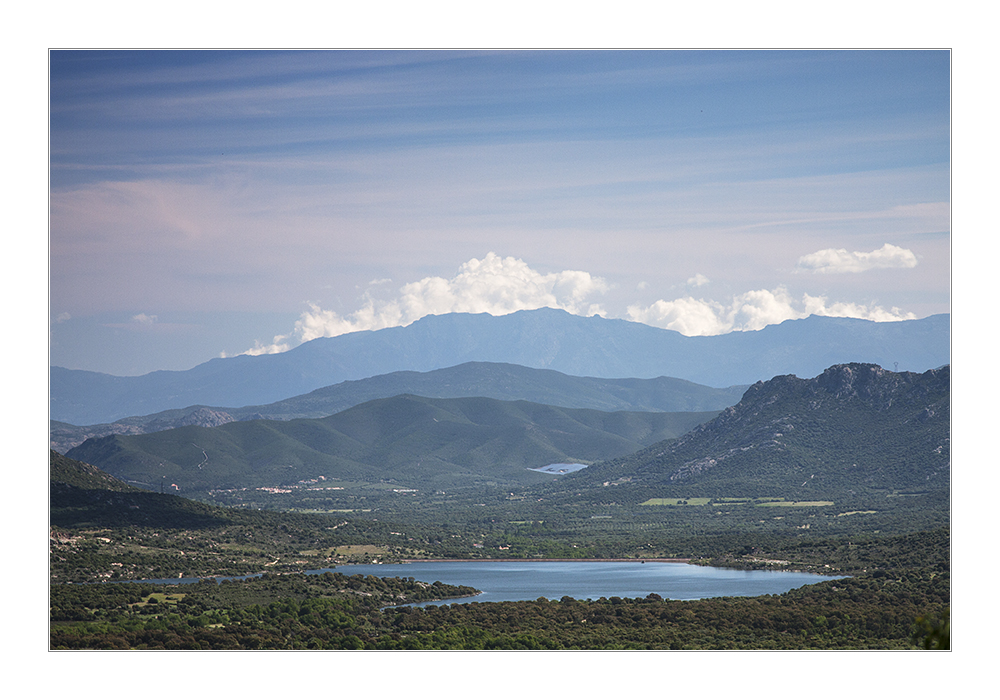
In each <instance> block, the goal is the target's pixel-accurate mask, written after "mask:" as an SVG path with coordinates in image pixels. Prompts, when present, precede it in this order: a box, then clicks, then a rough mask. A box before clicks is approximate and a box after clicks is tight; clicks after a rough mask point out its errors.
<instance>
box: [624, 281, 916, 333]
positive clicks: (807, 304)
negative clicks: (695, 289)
mask: <svg viewBox="0 0 1000 700" xmlns="http://www.w3.org/2000/svg"><path fill="white" fill-rule="evenodd" d="M812 315H816V316H839V317H845V318H861V319H867V320H869V321H904V320H908V319H914V318H916V316H915V315H914V314H906V313H903V312H901V311H900V310H899V309H898V308H896V307H893V308H892V309H890V310H888V311H886V310H885V309H883V308H882V307H881V306H877V305H872V306H866V305H863V304H852V303H844V302H836V303H832V304H830V303H828V302H827V299H826V297H818V296H817V297H814V296H810V295H809V294H803V295H802V299H801V301H796V300H795V299H793V298H792V296H791V295H790V294H789V293H788V291H787V290H785V289H784V288H783V287H778V288H777V289H775V290H772V291H768V290H766V289H758V290H754V291H750V292H745V293H743V294H739V295H737V296H734V297H733V298H732V300H731V301H730V302H728V303H726V304H722V303H719V302H717V301H712V300H706V299H695V298H693V297H690V296H687V297H683V298H680V299H674V300H673V301H664V300H663V299H660V300H659V301H656V302H654V303H653V304H650V305H649V306H647V307H642V306H638V305H634V306H629V307H628V310H627V316H628V319H629V320H630V321H635V322H637V323H645V324H646V325H649V326H656V327H657V328H666V329H668V330H672V331H677V332H678V333H681V334H683V335H689V336H690V335H719V334H721V333H729V332H731V331H759V330H760V329H762V328H764V327H765V326H769V325H771V324H774V323H781V322H782V321H788V320H791V319H799V318H805V317H807V316H812Z"/></svg>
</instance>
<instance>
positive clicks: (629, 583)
mask: <svg viewBox="0 0 1000 700" xmlns="http://www.w3.org/2000/svg"><path fill="white" fill-rule="evenodd" d="M323 571H336V572H337V573H340V574H345V575H348V576H351V575H354V574H365V575H369V574H370V575H372V576H379V577H399V578H407V577H411V576H412V577H413V578H415V579H416V580H418V581H425V582H427V583H433V582H435V581H440V582H441V583H449V584H452V585H464V586H474V587H475V588H477V589H479V590H481V591H483V593H482V594H481V595H478V596H475V597H472V598H460V599H455V600H453V601H446V602H463V603H465V602H484V603H485V602H495V601H507V600H535V599H537V598H540V597H545V598H548V599H550V600H559V599H560V598H562V597H563V596H569V597H571V598H576V599H577V600H586V599H588V598H590V599H593V600H597V599H598V598H611V597H613V596H617V597H619V598H645V597H646V596H647V595H649V594H650V593H657V594H659V595H660V596H662V597H663V598H670V599H672V600H696V599H698V598H714V597H719V596H758V595H766V594H778V593H786V592H788V591H790V590H792V589H793V588H799V587H800V586H805V585H808V584H811V583H819V582H820V581H828V580H831V579H837V578H844V577H843V576H820V575H818V574H807V573H802V572H797V571H740V570H736V569H720V568H715V567H710V566H694V565H692V564H679V563H667V562H651V561H649V562H646V563H641V562H639V561H635V562H632V561H628V562H565V561H558V562H555V561H538V562H534V561H523V560H520V561H490V562H482V561H480V562H457V561H445V562H440V561H439V562H430V561H428V562H412V563H408V564H351V565H346V566H338V567H336V569H322V570H320V571H312V572H309V573H322V572H323ZM428 604H430V605H440V604H441V603H440V602H437V603H424V604H423V605H428Z"/></svg>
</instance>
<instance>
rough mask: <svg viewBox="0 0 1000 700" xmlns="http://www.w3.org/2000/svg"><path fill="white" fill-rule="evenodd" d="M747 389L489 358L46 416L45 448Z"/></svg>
mask: <svg viewBox="0 0 1000 700" xmlns="http://www.w3.org/2000/svg"><path fill="white" fill-rule="evenodd" d="M746 388H747V387H746V386H731V387H727V388H724V389H714V388H712V387H708V386H702V385H700V384H695V383H693V382H689V381H685V380H683V379H673V378H671V377H657V378H655V379H600V378H597V377H572V376H569V375H567V374H563V373H561V372H556V371H554V370H545V369H532V368H530V367H522V366H520V365H512V364H504V363H496V362H466V363H464V364H461V365H457V366H455V367H448V368H445V369H439V370H434V371H431V372H412V371H404V372H391V373H389V374H382V375H378V376H375V377H368V378H366V379H359V380H354V381H346V382H341V383H339V384H334V385H332V386H327V387H323V388H322V389H316V390H315V391H313V392H310V393H308V394H302V395H300V396H293V397H291V398H287V399H284V400H282V401H277V402H275V403H271V404H266V405H252V406H243V407H239V408H218V407H216V408H212V407H209V406H188V407H187V408H177V409H171V410H168V411H161V412H159V413H154V414H152V415H148V416H132V417H129V418H122V419H120V420H117V421H115V422H114V423H105V424H99V425H88V426H76V425H70V424H68V423H61V422H59V421H51V423H50V428H49V438H50V447H51V448H52V449H54V450H57V451H61V452H67V451H69V450H71V449H72V448H74V447H76V446H77V445H80V444H82V443H83V442H84V441H85V440H87V439H89V438H92V437H103V436H105V435H141V434H143V433H156V432H161V431H163V430H170V429H171V428H181V427H184V426H188V425H200V426H202V427H205V428H212V427H216V426H219V425H223V424H225V423H231V422H233V421H238V420H257V419H272V420H294V419H296V418H323V417H325V416H330V415H333V414H334V413H339V412H340V411H344V410H346V409H348V408H351V407H352V406H357V405H358V404H362V403H365V402H366V401H373V400H375V399H385V398H390V397H392V396H398V395H400V394H415V395H417V396H426V397H428V398H437V399H451V398H466V397H477V396H482V397H486V398H491V399H498V400H501V401H521V400H523V401H531V402H533V403H541V404H546V405H550V406H563V407H566V408H590V409H594V410H598V411H657V412H660V411H665V412H673V413H677V412H689V411H694V412H704V411H721V410H722V409H723V408H726V407H727V406H732V405H733V404H735V403H736V402H737V401H739V400H740V397H741V396H742V395H743V392H744V391H746Z"/></svg>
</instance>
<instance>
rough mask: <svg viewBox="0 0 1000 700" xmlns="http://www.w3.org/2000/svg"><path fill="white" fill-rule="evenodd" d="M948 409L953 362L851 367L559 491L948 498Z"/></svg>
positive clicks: (758, 393)
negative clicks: (611, 485) (618, 488)
mask: <svg viewBox="0 0 1000 700" xmlns="http://www.w3.org/2000/svg"><path fill="white" fill-rule="evenodd" d="M950 402H951V394H950V368H949V367H948V366H945V367H943V368H941V369H936V370H928V371H927V372H924V373H923V374H915V373H910V372H901V373H894V372H890V371H887V370H885V369H882V368H881V367H878V366H876V365H868V364H846V365H836V366H833V367H830V368H829V369H827V370H826V371H825V372H823V373H822V374H821V375H819V376H817V377H815V378H813V379H799V378H798V377H795V376H792V375H786V376H780V377H775V378H774V379H772V380H770V381H767V382H758V383H757V384H754V385H753V386H751V387H750V389H748V390H747V392H746V394H745V395H744V396H743V399H742V400H741V401H740V402H739V403H738V404H737V405H736V406H733V407H731V408H727V409H725V410H724V411H722V412H721V413H720V414H719V415H718V416H717V417H716V418H714V419H713V420H711V421H709V422H707V423H705V424H704V425H701V426H699V427H698V428H695V429H694V430H692V431H691V432H690V433H688V434H687V435H684V436H682V437H681V438H680V439H678V440H675V441H669V442H663V443H659V444H657V445H653V446H651V447H649V448H646V449H644V450H641V451H639V452H637V453H635V454H633V455H630V456H628V457H625V458H621V459H615V460H611V461H608V462H604V463H601V464H597V465H594V466H592V467H591V468H590V469H587V470H586V471H585V472H581V473H579V474H574V475H570V476H568V477H566V479H565V480H564V481H563V482H562V484H563V485H564V486H565V487H566V488H576V487H578V486H577V485H583V484H584V483H588V482H589V483H591V484H592V485H593V484H602V483H605V482H609V481H615V480H618V482H619V483H620V484H622V485H623V486H625V485H627V486H628V487H629V488H630V489H637V490H638V491H642V493H643V494H644V495H645V494H646V491H647V490H650V489H651V491H650V493H655V494H656V495H659V496H663V497H667V496H676V497H684V496H687V495H698V496H713V497H724V496H731V497H762V496H780V497H784V498H790V499H802V500H812V499H826V498H834V497H838V498H843V497H845V496H857V495H860V494H869V495H872V494H875V493H878V494H880V495H882V496H885V495H886V494H892V493H894V492H914V493H927V492H931V491H941V490H946V489H947V488H948V486H949V481H950V427H951V419H950V405H951V404H950ZM636 497H641V496H640V495H639V494H638V493H637V494H636Z"/></svg>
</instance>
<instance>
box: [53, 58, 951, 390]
mask: <svg viewBox="0 0 1000 700" xmlns="http://www.w3.org/2000/svg"><path fill="white" fill-rule="evenodd" d="M950 60H951V56H950V53H949V52H946V51H864V52H855V51H744V52H725V51H723V52H718V51H686V52H685V51H655V52H653V51H649V52H642V51H639V52H635V51H628V52H613V51H602V52H566V51H547V52H476V51H473V52H460V51H447V52H428V51H420V52H297V51H293V52H228V51H222V52H186V51H171V52H63V51H55V52H52V53H51V54H50V165H51V170H50V178H51V180H50V182H51V202H50V206H51V219H50V279H51V285H50V311H51V319H50V324H51V325H50V330H51V334H50V337H51V341H50V342H51V345H50V359H51V362H52V364H56V365H60V366H64V367H70V368H77V369H91V370H96V371H102V372H110V373H113V374H140V373H144V372H148V371H152V370H156V369H186V368H189V367H191V366H194V365H195V364H198V363H199V362H203V361H206V360H208V359H211V358H212V357H218V356H220V355H223V354H225V355H234V354H238V353H241V352H245V351H251V352H274V351H281V350H285V349H288V348H290V347H294V346H295V345H296V344H298V343H300V342H303V341H305V340H309V339H311V338H314V337H319V336H321V335H332V334H337V333H342V332H349V331H352V330H363V329H369V328H380V327H385V326H387V325H400V324H406V323H409V322H412V321H413V320H415V319H416V318H419V317H420V316H422V315H425V314H426V313H447V312H449V311H470V312H490V313H509V312H511V311H514V310H517V309H519V308H536V307H538V306H557V307H560V308H565V309H567V310H569V311H571V312H573V313H580V314H584V315H589V314H593V313H600V314H602V315H605V316H609V317H615V318H626V319H630V320H634V321H639V322H644V323H649V324H650V325H656V326H660V327H665V328H672V329H674V330H678V331H680V332H683V333H686V334H689V335H694V334H713V333H722V332H733V331H740V330H753V329H756V328H760V327H763V326H764V325H766V324H768V323H777V322H780V321H782V320H785V319H787V318H798V317H802V316H804V315H806V314H808V313H822V314H827V315H847V316H856V317H860V318H871V319H875V320H883V321H888V320H893V319H904V318H920V317H924V316H927V315H930V314H934V313H944V312H948V311H949V307H950V293H949V290H950V265H951V260H950V242H951V241H950V232H949V226H950V223H949V222H950V193H949V187H950V171H949V160H950V151H949V147H950V146H949V144H950V122H949V115H950V102H949V99H950Z"/></svg>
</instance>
